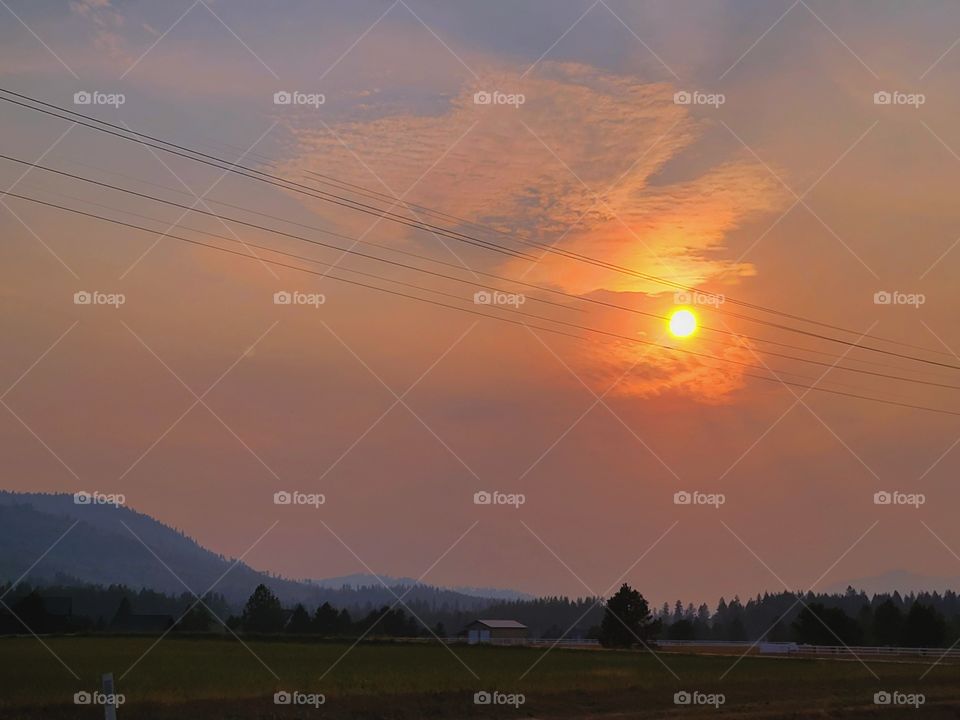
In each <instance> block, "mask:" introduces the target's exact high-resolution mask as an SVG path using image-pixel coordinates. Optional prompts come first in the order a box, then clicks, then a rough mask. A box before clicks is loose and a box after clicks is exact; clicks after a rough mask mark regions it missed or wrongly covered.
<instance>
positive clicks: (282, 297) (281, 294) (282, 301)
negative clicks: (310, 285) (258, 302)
mask: <svg viewBox="0 0 960 720" xmlns="http://www.w3.org/2000/svg"><path fill="white" fill-rule="evenodd" d="M291 303H293V295H292V294H291V293H289V292H287V291H286V290H278V291H277V292H275V293H274V294H273V304H274V305H290V304H291Z"/></svg>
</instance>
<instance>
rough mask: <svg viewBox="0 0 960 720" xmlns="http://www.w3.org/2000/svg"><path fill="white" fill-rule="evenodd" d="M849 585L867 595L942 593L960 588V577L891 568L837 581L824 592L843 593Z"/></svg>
mask: <svg viewBox="0 0 960 720" xmlns="http://www.w3.org/2000/svg"><path fill="white" fill-rule="evenodd" d="M847 586H851V587H853V588H854V589H855V590H863V591H864V592H865V593H867V595H876V594H878V593H892V592H894V591H895V590H896V591H899V592H900V594H901V595H904V594H906V593H910V592H921V591H924V590H926V591H929V592H934V591H937V592H941V593H942V592H943V591H944V590H958V589H960V578H955V577H953V578H945V577H931V576H928V575H919V574H917V573H914V572H910V571H909V570H890V571H888V572H885V573H883V574H881V575H873V576H871V577H864V578H857V579H856V580H850V581H848V582H842V583H836V584H834V585H831V586H830V587H828V588H826V589H825V590H823V592H828V593H831V592H838V593H842V592H844V591H845V590H846V589H847Z"/></svg>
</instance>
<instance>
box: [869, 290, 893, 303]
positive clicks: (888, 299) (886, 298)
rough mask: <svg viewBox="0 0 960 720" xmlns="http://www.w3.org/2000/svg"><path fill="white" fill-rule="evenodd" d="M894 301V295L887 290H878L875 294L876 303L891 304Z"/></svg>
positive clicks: (874, 300) (874, 301)
mask: <svg viewBox="0 0 960 720" xmlns="http://www.w3.org/2000/svg"><path fill="white" fill-rule="evenodd" d="M892 302H893V295H892V294H891V293H888V292H887V291H886V290H878V291H877V292H875V293H874V294H873V304H874V305H889V304H890V303H892Z"/></svg>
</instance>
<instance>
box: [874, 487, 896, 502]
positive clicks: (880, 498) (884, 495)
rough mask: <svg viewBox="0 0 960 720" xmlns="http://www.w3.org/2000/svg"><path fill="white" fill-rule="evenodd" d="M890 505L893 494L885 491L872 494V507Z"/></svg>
mask: <svg viewBox="0 0 960 720" xmlns="http://www.w3.org/2000/svg"><path fill="white" fill-rule="evenodd" d="M892 503H893V493H889V492H887V491H886V490H880V491H878V492H875V493H874V494H873V504H874V505H890V504H892Z"/></svg>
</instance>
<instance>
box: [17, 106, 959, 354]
mask: <svg viewBox="0 0 960 720" xmlns="http://www.w3.org/2000/svg"><path fill="white" fill-rule="evenodd" d="M0 92H3V93H7V94H10V95H13V96H15V97H20V98H23V99H25V100H29V101H30V102H33V103H36V104H39V105H44V106H46V107H51V108H55V109H57V110H59V111H61V112H65V113H68V114H70V115H73V116H76V117H81V118H85V119H86V120H90V121H92V122H96V123H99V124H100V125H104V126H106V127H109V128H114V130H117V131H120V132H113V131H111V130H107V129H105V128H103V127H98V126H95V125H90V124H89V123H85V122H82V121H79V120H76V119H75V118H72V117H64V116H62V115H57V114H56V113H53V112H50V111H47V110H44V109H43V108H37V107H33V106H31V105H27V104H25V103H22V102H18V101H16V100H13V99H11V98H7V97H3V96H0V100H4V101H6V102H9V103H12V104H15V105H19V106H21V107H24V108H27V109H29V110H34V111H36V112H41V113H44V114H47V115H51V116H53V117H57V118H60V119H62V120H67V121H68V122H75V123H77V124H78V125H82V126H84V127H87V128H90V129H93V130H97V131H99V132H103V133H107V134H110V135H114V136H116V137H119V138H122V139H124V140H128V141H130V142H136V143H139V144H143V145H146V146H148V147H153V148H155V149H158V150H161V151H163V152H167V153H171V154H173V155H177V156H180V157H183V158H186V159H188V160H193V161H194V162H200V163H203V164H206V165H210V166H212V167H216V168H218V169H220V170H224V171H226V172H232V173H235V174H238V175H240V176H243V177H247V178H249V179H253V180H258V181H260V182H266V183H268V184H271V185H275V186H277V187H280V188H284V189H287V190H292V191H294V192H298V193H300V194H303V195H307V196H309V197H313V198H316V199H320V200H324V201H326V202H331V203H333V204H335V205H340V206H343V207H347V208H349V209H352V210H356V211H359V212H364V213H366V214H372V215H375V216H376V217H381V218H385V219H388V220H391V221H393V222H398V223H400V224H403V225H406V226H408V227H412V228H415V229H419V230H424V231H427V232H430V233H432V234H434V235H437V236H443V237H447V238H450V239H453V240H456V241H458V242H464V243H467V244H471V245H475V246H477V247H481V248H483V249H487V250H492V251H494V252H499V253H502V254H507V255H512V256H515V257H521V258H523V259H527V260H531V261H534V260H535V259H534V258H532V257H531V256H529V255H526V254H525V253H520V252H518V251H515V250H513V249H510V248H505V247H503V246H500V245H497V244H496V243H492V242H489V241H485V240H480V239H478V238H475V237H472V236H469V235H466V234H464V233H460V232H458V231H455V230H450V229H447V228H442V227H439V226H435V225H431V224H429V223H425V222H422V221H413V220H410V219H409V218H406V217H403V216H400V215H397V214H395V213H391V212H389V211H385V210H383V209H382V208H377V207H374V206H370V205H366V204H364V203H359V202H357V201H354V200H352V199H350V198H345V197H342V196H339V195H334V194H331V193H327V192H324V191H322V190H317V189H316V188H312V187H310V186H307V185H304V184H302V183H298V182H295V181H292V180H288V179H286V178H283V177H281V176H277V175H272V174H270V173H265V172H263V171H261V170H257V169H256V168H251V167H248V166H244V165H241V164H239V163H232V162H230V161H228V160H224V159H222V158H218V157H217V156H215V155H210V154H207V153H203V152H200V151H197V150H193V149H190V148H188V147H186V146H183V145H178V144H176V143H173V142H170V141H167V140H162V139H159V138H156V137H154V136H152V135H148V134H146V133H141V132H137V131H134V130H130V129H128V128H123V127H121V126H118V125H114V124H112V123H108V122H106V121H104V120H99V119H97V118H94V117H92V116H89V115H84V114H83V113H78V112H76V111H73V110H69V109H66V108H63V107H60V106H58V105H54V104H51V103H47V102H44V101H42V100H38V99H36V98H32V97H30V96H27V95H23V94H21V93H17V92H14V91H12V90H6V89H3V88H0ZM121 133H129V134H130V135H135V136H137V137H142V138H147V139H149V140H151V141H153V142H155V143H162V145H154V144H151V143H147V142H144V141H141V140H137V139H135V138H132V137H129V135H125V134H121ZM163 145H167V146H169V147H163ZM170 148H176V150H171V149H170ZM178 151H183V152H178ZM184 153H191V154H190V155H187V154H184ZM193 155H196V156H198V157H193ZM211 161H213V162H211ZM224 165H226V167H224ZM238 168H239V170H238ZM241 170H242V172H241ZM495 231H496V232H500V233H502V231H499V230H495ZM511 237H512V236H511ZM513 239H514V242H518V243H521V244H525V245H529V246H532V247H538V248H540V249H542V250H544V251H546V252H550V253H553V254H558V255H561V256H563V257H567V258H571V259H576V260H579V261H582V262H586V263H588V264H592V265H596V266H598V267H603V268H606V269H609V270H614V271H616V272H621V273H625V274H628V275H632V276H634V277H638V278H641V279H645V280H648V281H651V282H656V283H660V284H664V285H667V286H669V287H673V288H675V289H681V290H685V291H688V292H699V291H698V290H696V288H693V287H691V286H687V285H683V284H682V283H677V282H675V281H672V280H668V279H665V278H660V277H657V276H655V275H650V274H647V273H641V272H639V271H636V270H632V269H630V268H625V267H622V266H619V265H616V264H613V263H608V262H606V261H602V260H597V259H595V258H591V257H589V256H586V255H581V254H579V253H575V252H572V251H568V250H564V249H561V248H556V247H554V246H551V245H548V244H544V243H537V242H533V241H525V240H522V239H517V238H513ZM707 294H711V293H707ZM725 300H726V301H727V302H730V303H733V304H736V305H740V306H743V307H747V308H750V309H754V310H757V311H760V312H766V313H770V314H775V315H779V316H781V317H785V318H788V319H792V320H796V321H799V322H804V323H809V324H813V325H817V326H820V327H824V328H829V329H832V330H835V331H838V332H844V333H848V334H853V335H857V336H858V339H857V341H856V342H851V341H849V340H843V339H841V338H836V337H832V336H828V335H823V334H821V333H814V332H810V331H806V330H802V329H799V328H794V327H791V326H787V325H783V324H779V323H772V322H769V321H765V320H761V319H759V318H754V317H751V316H748V315H742V314H738V313H734V312H731V311H729V310H721V309H719V308H715V307H709V308H708V309H709V310H710V311H711V312H717V313H721V314H725V315H729V316H731V317H736V318H738V319H742V320H745V321H748V322H755V323H759V324H763V325H767V326H769V327H773V328H776V329H780V330H784V331H787V332H795V333H800V334H803V335H807V336H809V337H813V338H816V339H820V340H824V341H829V342H834V343H839V344H843V345H846V346H849V347H856V348H859V349H864V350H869V351H872V352H878V353H882V354H887V355H891V356H893V357H900V358H903V359H907V360H912V361H915V362H925V363H928V364H933V365H940V366H942V367H948V368H951V369H956V367H955V366H953V365H949V364H945V363H937V362H935V361H932V360H926V359H923V358H917V357H915V356H911V355H906V354H903V353H896V352H893V351H890V350H885V349H882V348H876V347H872V346H869V345H863V344H861V343H860V341H861V340H862V339H863V338H870V339H873V340H878V341H881V342H886V343H891V344H895V345H899V346H902V347H909V348H912V349H914V350H919V351H922V352H928V353H933V354H937V355H942V356H950V354H949V353H945V352H942V351H938V350H933V349H930V348H923V347H919V346H915V345H912V344H910V343H904V342H901V341H898V340H892V339H888V338H883V337H879V336H875V335H871V334H869V333H860V332H858V331H856V330H851V329H849V328H844V327H841V326H838V325H833V324H830V323H824V322H821V321H818V320H813V319H810V318H805V317H803V316H800V315H794V314H790V313H786V312H783V311H780V310H776V309H774V308H769V307H765V306H762V305H757V304H754V303H748V302H746V301H741V300H737V299H735V298H725Z"/></svg>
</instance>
